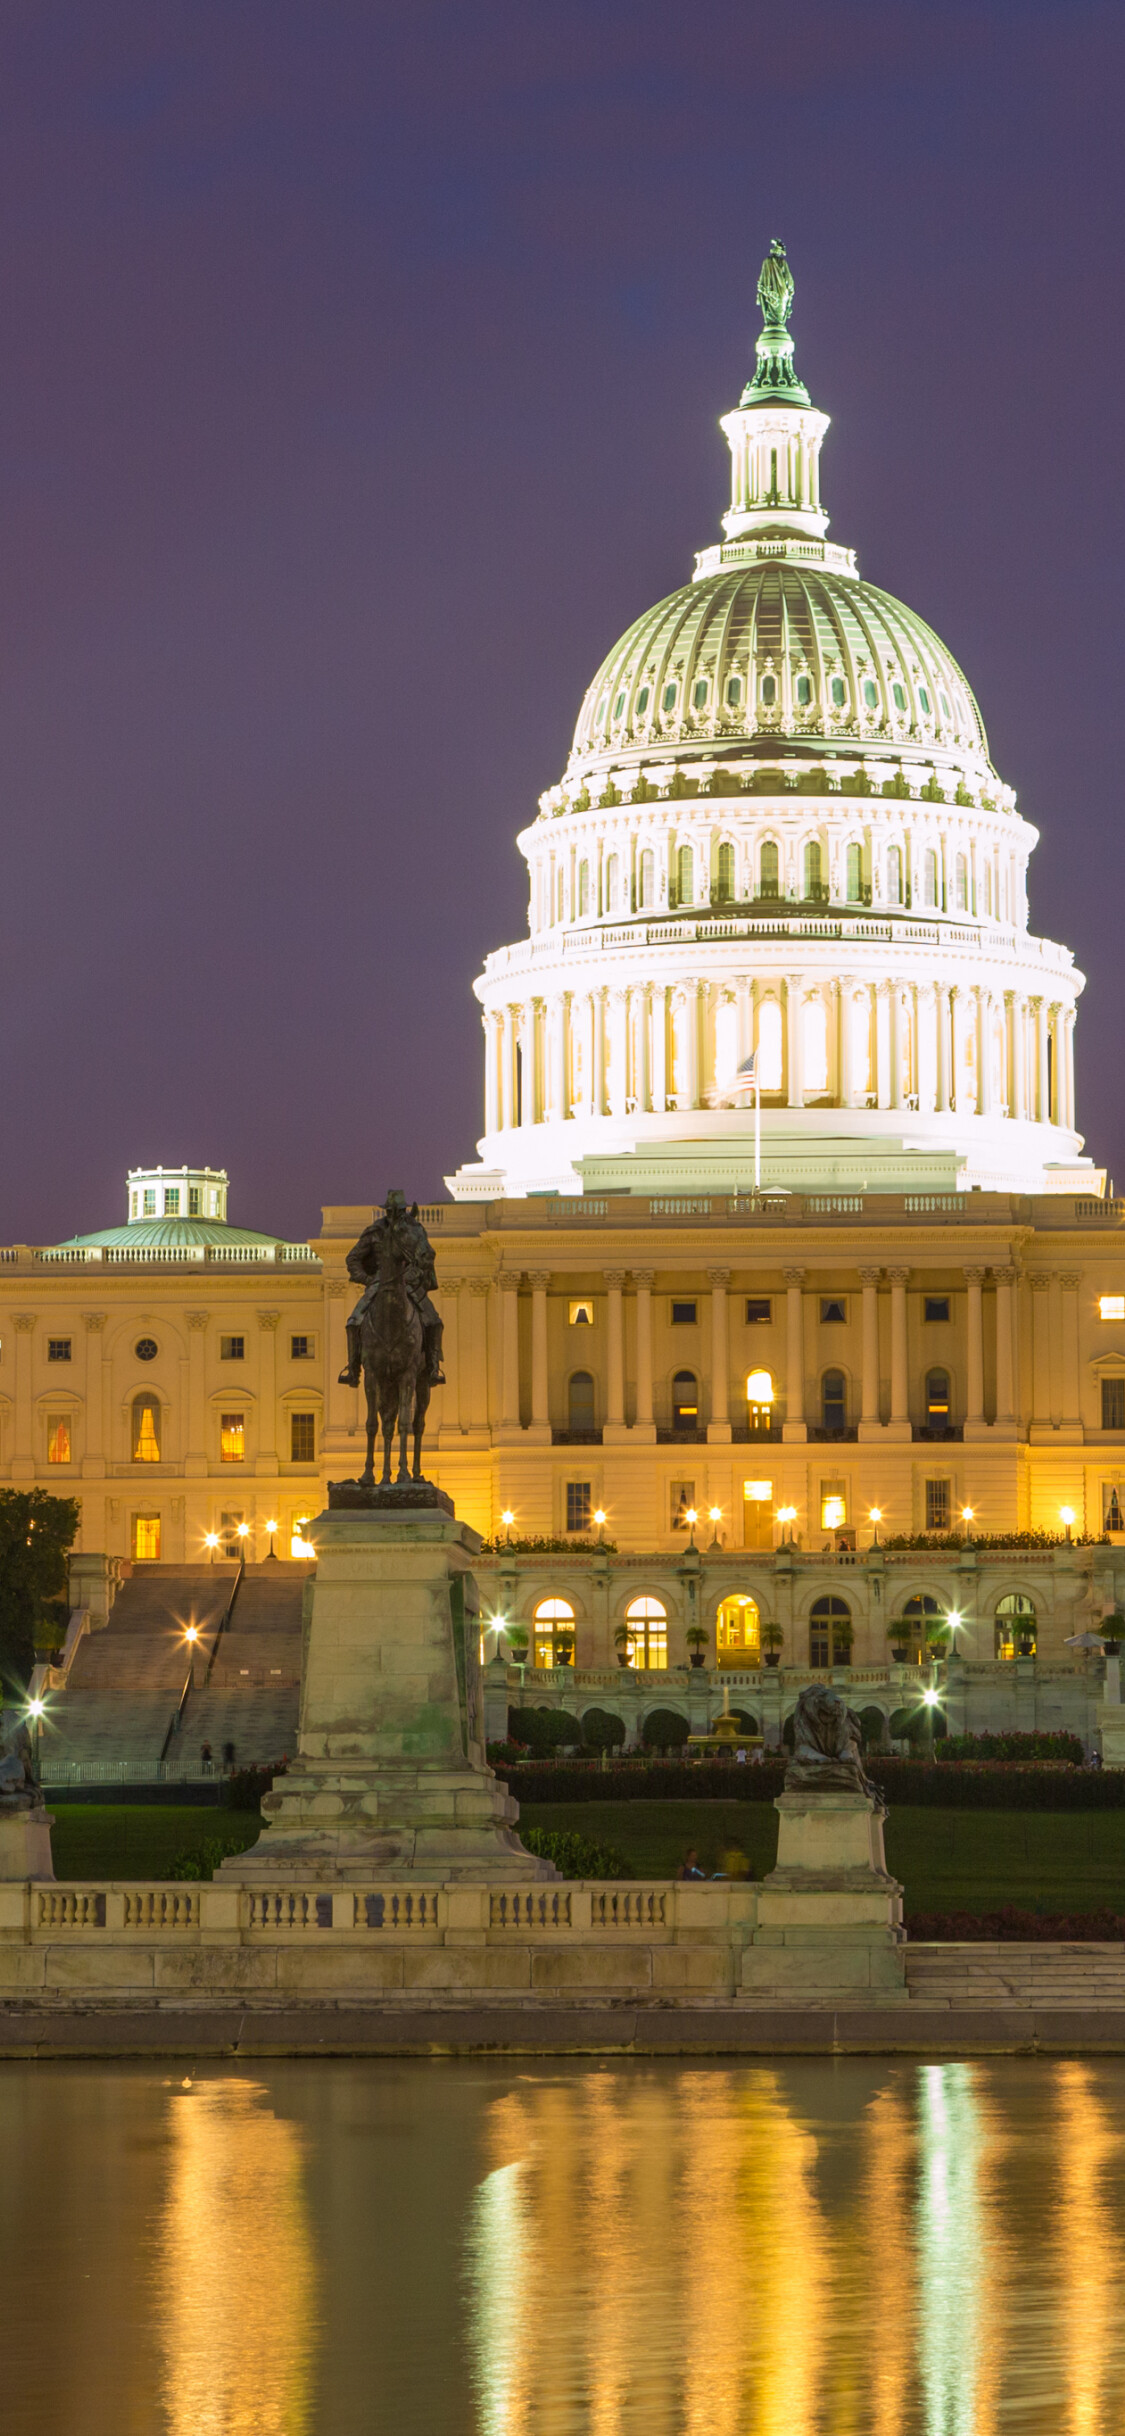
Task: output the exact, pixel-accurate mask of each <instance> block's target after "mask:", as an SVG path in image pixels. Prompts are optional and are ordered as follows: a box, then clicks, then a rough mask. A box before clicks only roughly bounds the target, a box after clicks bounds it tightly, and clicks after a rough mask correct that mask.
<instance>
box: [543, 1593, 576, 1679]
mask: <svg viewBox="0 0 1125 2436" xmlns="http://www.w3.org/2000/svg"><path fill="white" fill-rule="evenodd" d="M534 1624H535V1664H536V1666H571V1665H573V1663H574V1609H573V1607H572V1606H571V1605H570V1602H569V1600H567V1599H540V1601H539V1605H538V1607H537V1608H536V1610H535V1616H534Z"/></svg>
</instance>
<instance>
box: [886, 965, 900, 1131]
mask: <svg viewBox="0 0 1125 2436" xmlns="http://www.w3.org/2000/svg"><path fill="white" fill-rule="evenodd" d="M887 1052H888V1057H889V1060H890V1068H891V1073H890V1086H891V1087H890V1094H889V1097H890V1105H891V1107H892V1108H901V1106H902V983H901V981H891V982H889V983H888V985H887Z"/></svg>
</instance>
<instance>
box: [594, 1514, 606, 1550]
mask: <svg viewBox="0 0 1125 2436" xmlns="http://www.w3.org/2000/svg"><path fill="white" fill-rule="evenodd" d="M594 1521H595V1522H596V1524H597V1526H598V1546H599V1548H604V1546H605V1507H604V1506H595V1508H594Z"/></svg>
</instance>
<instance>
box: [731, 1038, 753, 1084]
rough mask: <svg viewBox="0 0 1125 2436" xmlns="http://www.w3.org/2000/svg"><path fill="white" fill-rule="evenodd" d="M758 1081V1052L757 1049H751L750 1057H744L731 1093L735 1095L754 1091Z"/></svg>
mask: <svg viewBox="0 0 1125 2436" xmlns="http://www.w3.org/2000/svg"><path fill="white" fill-rule="evenodd" d="M757 1081H758V1052H757V1050H756V1049H751V1051H750V1055H749V1057H744V1058H743V1060H742V1064H741V1065H740V1067H739V1069H738V1072H737V1074H736V1075H735V1078H734V1081H733V1083H731V1085H730V1092H731V1094H732V1095H733V1093H734V1092H736V1091H753V1090H754V1089H755V1088H756V1086H757Z"/></svg>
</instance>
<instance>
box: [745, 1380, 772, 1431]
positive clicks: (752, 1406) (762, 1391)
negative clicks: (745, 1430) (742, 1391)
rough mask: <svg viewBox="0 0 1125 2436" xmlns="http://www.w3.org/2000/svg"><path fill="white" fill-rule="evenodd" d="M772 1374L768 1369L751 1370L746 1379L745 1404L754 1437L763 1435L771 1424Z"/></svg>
mask: <svg viewBox="0 0 1125 2436" xmlns="http://www.w3.org/2000/svg"><path fill="white" fill-rule="evenodd" d="M773 1402H774V1389H773V1376H772V1373H771V1372H770V1371H768V1370H752V1371H751V1373H750V1376H749V1378H748V1379H747V1381H746V1406H747V1412H748V1416H749V1421H750V1429H751V1433H752V1435H753V1436H754V1437H756V1438H759V1437H765V1436H767V1435H768V1433H769V1431H770V1429H771V1428H772V1426H773Z"/></svg>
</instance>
